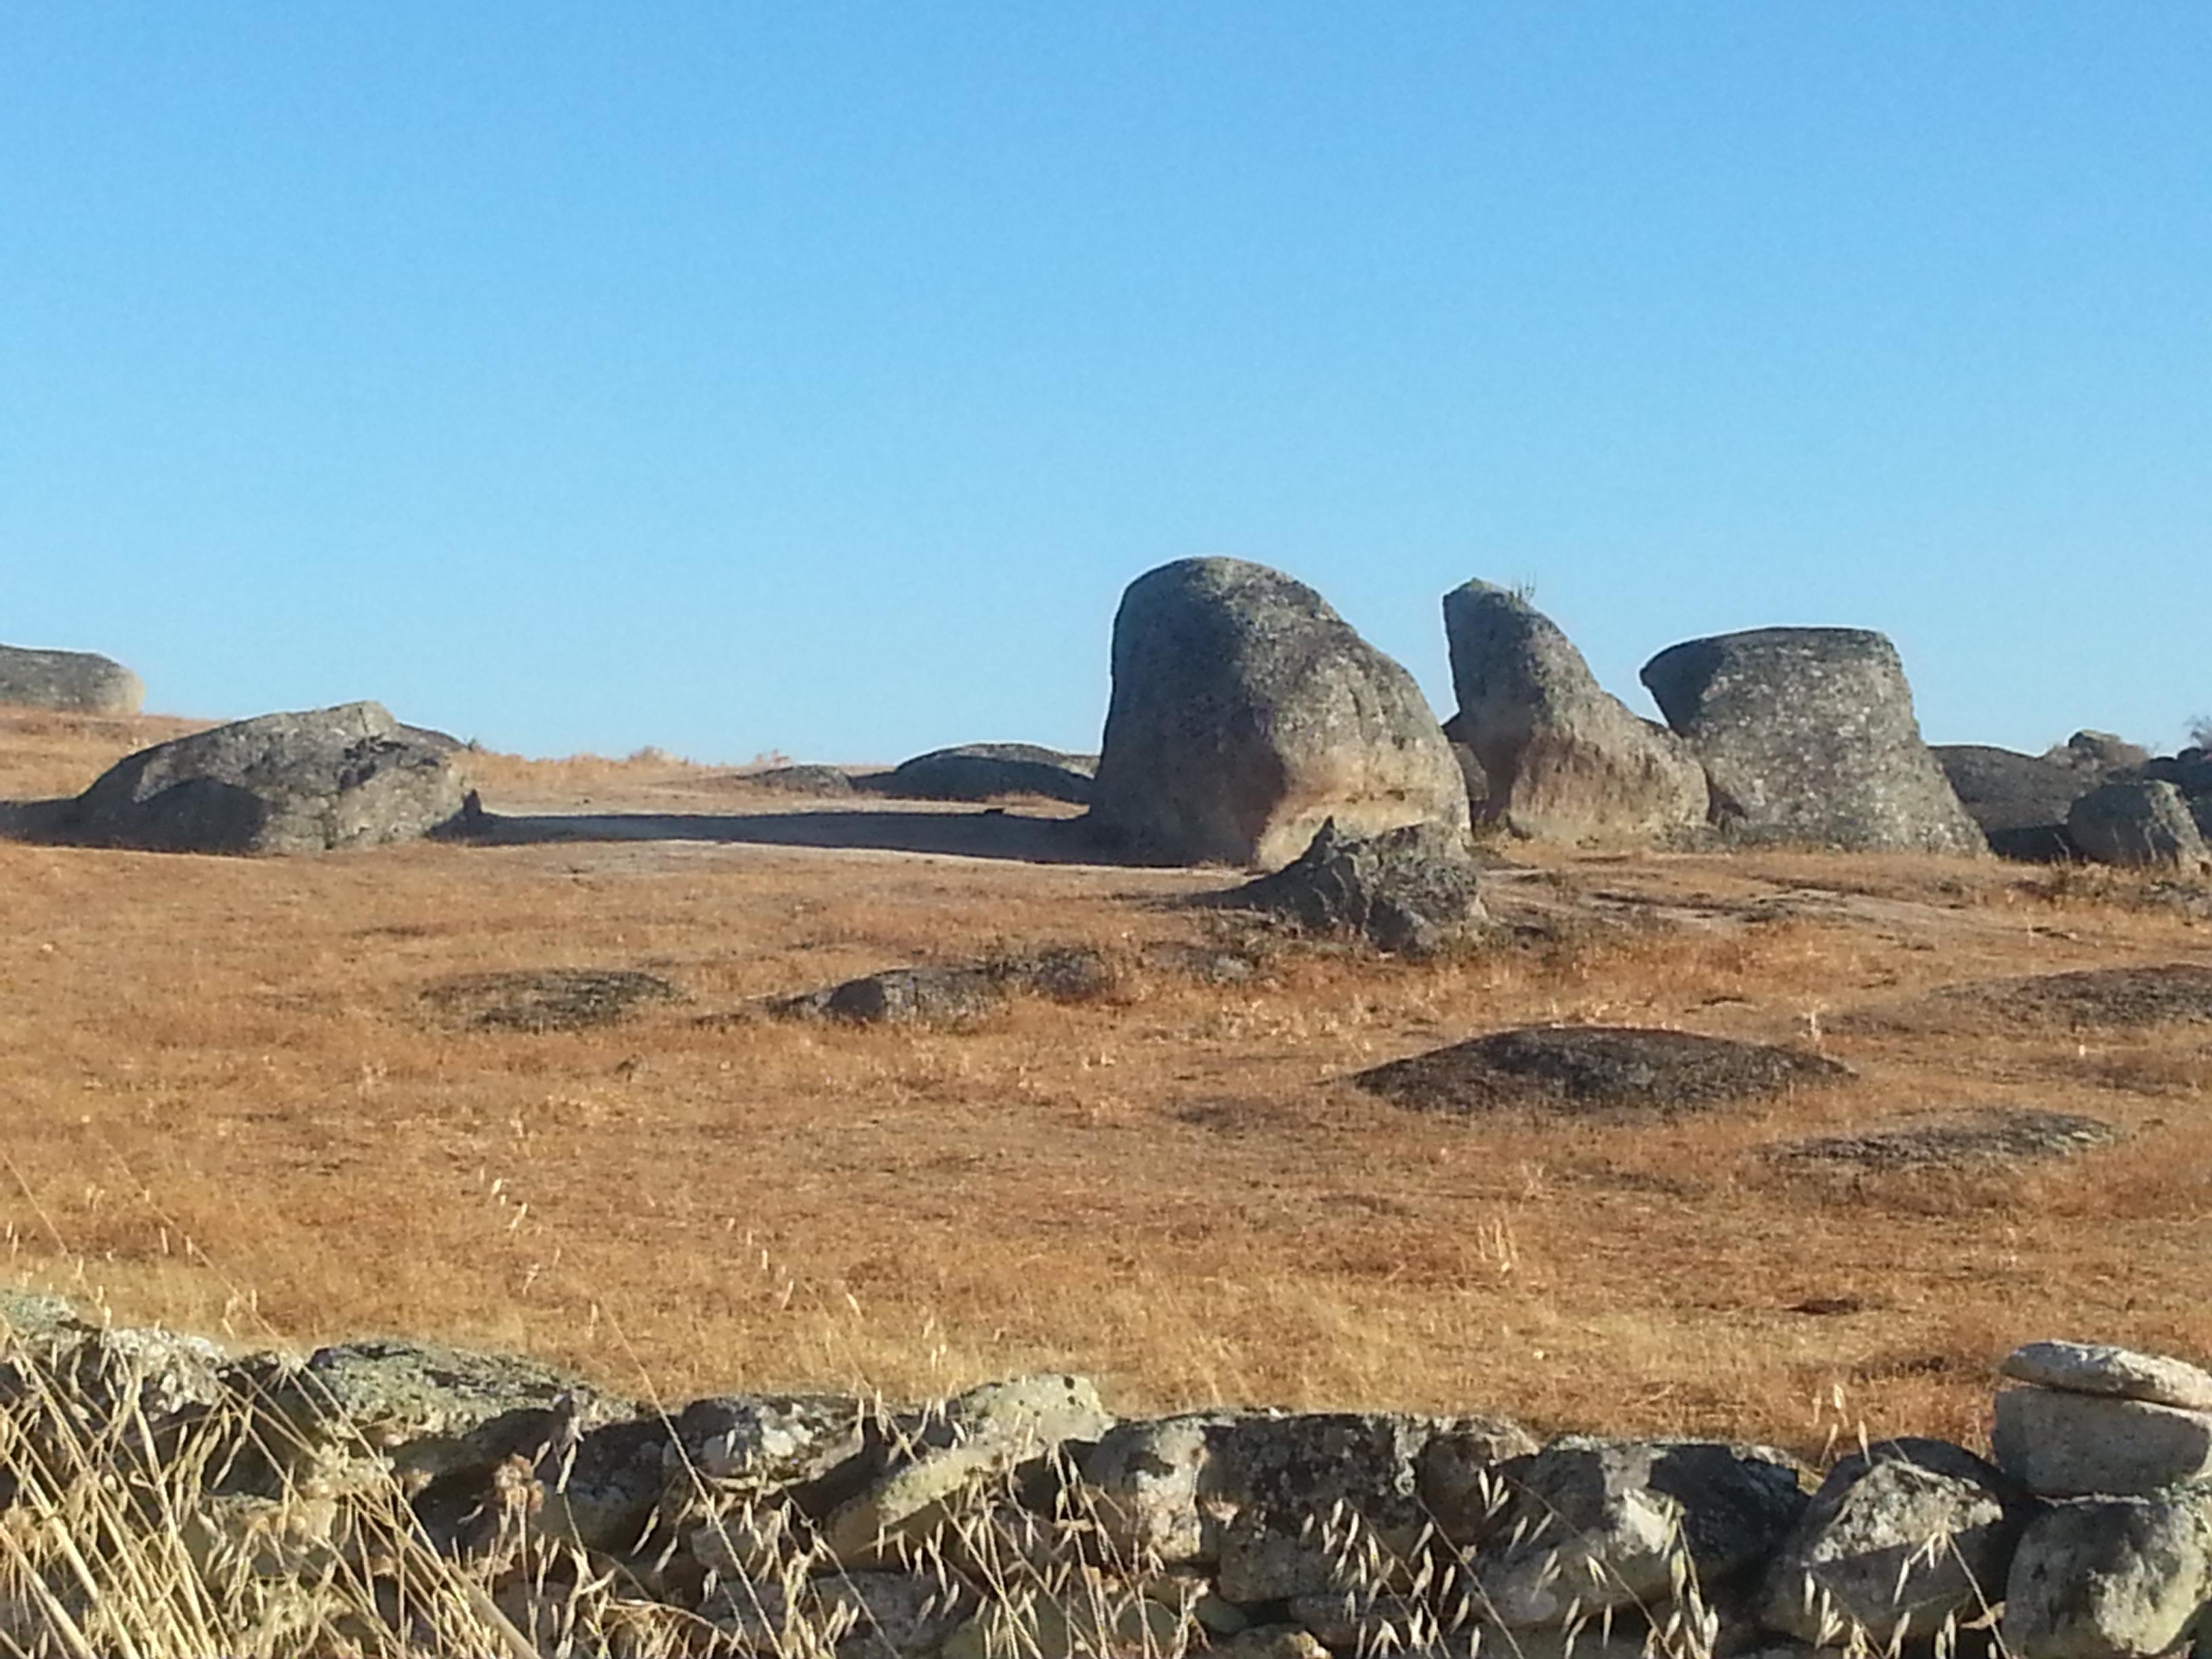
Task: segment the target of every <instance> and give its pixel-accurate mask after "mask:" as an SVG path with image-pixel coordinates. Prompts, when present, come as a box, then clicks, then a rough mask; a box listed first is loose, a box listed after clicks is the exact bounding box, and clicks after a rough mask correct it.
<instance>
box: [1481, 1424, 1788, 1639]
mask: <svg viewBox="0 0 2212 1659" xmlns="http://www.w3.org/2000/svg"><path fill="white" fill-rule="evenodd" d="M1499 1474H1500V1475H1501V1476H1502V1477H1503V1478H1504V1480H1505V1482H1506V1486H1507V1489H1508V1491H1509V1492H1510V1494H1511V1498H1512V1501H1511V1504H1510V1507H1509V1509H1508V1510H1507V1512H1506V1514H1505V1515H1504V1516H1502V1517H1501V1521H1500V1523H1499V1528H1498V1533H1497V1534H1495V1536H1494V1537H1493V1539H1492V1541H1490V1542H1489V1543H1488V1544H1486V1547H1484V1548H1483V1549H1482V1550H1481V1551H1480V1553H1478V1554H1477V1555H1476V1556H1475V1558H1474V1568H1473V1571H1474V1580H1475V1583H1477V1584H1478V1585H1479V1586H1480V1589H1481V1592H1482V1595H1483V1598H1484V1601H1483V1605H1484V1607H1486V1610H1487V1612H1488V1613H1489V1616H1490V1617H1491V1618H1492V1619H1493V1620H1495V1621H1496V1622H1498V1624H1500V1625H1502V1626H1505V1627H1506V1628H1507V1629H1509V1630H1519V1629H1524V1628H1527V1627H1529V1626H1553V1625H1564V1624H1567V1623H1569V1622H1571V1620H1576V1619H1577V1618H1582V1617H1586V1616H1589V1615H1592V1614H1595V1613H1601V1612H1602V1611H1604V1610H1605V1609H1607V1608H1611V1607H1635V1606H1647V1605H1650V1604H1651V1603H1653V1602H1656V1601H1665V1600H1667V1599H1668V1596H1669V1595H1672V1593H1673V1591H1674V1587H1675V1585H1676V1583H1677V1582H1678V1571H1680V1570H1681V1569H1685V1568H1686V1570H1687V1571H1689V1572H1690V1573H1692V1575H1693V1576H1694V1577H1695V1580H1696V1582H1697V1583H1699V1584H1701V1585H1704V1586H1707V1587H1711V1586H1714V1585H1717V1584H1718V1583H1722V1582H1723V1581H1724V1580H1726V1579H1727V1578H1729V1577H1730V1576H1731V1575H1733V1574H1735V1573H1737V1572H1740V1571H1743V1570H1745V1569H1747V1568H1749V1567H1752V1566H1753V1565H1756V1564H1758V1563H1759V1562H1762V1561H1765V1559H1768V1558H1769V1557H1770V1556H1771V1554H1772V1553H1773V1551H1774V1549H1775V1548H1776V1547H1777V1546H1778V1545H1779V1544H1780V1542H1781V1541H1782V1540H1783V1539H1784V1537H1785V1536H1786V1535H1787V1534H1789V1531H1790V1528H1791V1527H1792V1526H1793V1525H1795V1524H1796V1520H1797V1518H1798V1516H1799V1515H1800V1514H1801V1513H1802V1511H1803V1510H1804V1509H1805V1506H1806V1501H1807V1500H1806V1497H1805V1493H1804V1492H1803V1491H1802V1488H1801V1486H1800V1484H1799V1480H1800V1472H1799V1470H1798V1468H1797V1466H1796V1464H1795V1463H1793V1462H1791V1461H1790V1459H1789V1458H1788V1457H1786V1456H1785V1455H1783V1454H1782V1453H1780V1452H1775V1451H1770V1450H1767V1449H1764V1448H1760V1447H1752V1446H1730V1445H1723V1444H1718V1443H1711V1442H1703V1441H1663V1440H1646V1441H1636V1440H1629V1441H1613V1440H1597V1439H1590V1438H1585V1437H1579V1436H1574V1437H1566V1438H1564V1439H1561V1440H1559V1441H1555V1442H1553V1443H1552V1444H1551V1445H1549V1446H1547V1447H1546V1448H1545V1449H1543V1450H1541V1451H1540V1452H1536V1453H1534V1454H1532V1455H1529V1456H1527V1457H1516V1458H1513V1459H1511V1460H1510V1461H1508V1462H1506V1463H1504V1465H1502V1466H1501V1468H1500V1469H1499Z"/></svg>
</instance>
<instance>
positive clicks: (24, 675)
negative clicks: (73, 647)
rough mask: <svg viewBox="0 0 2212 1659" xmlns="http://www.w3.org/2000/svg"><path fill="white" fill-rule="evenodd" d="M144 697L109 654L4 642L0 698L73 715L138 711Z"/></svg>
mask: <svg viewBox="0 0 2212 1659" xmlns="http://www.w3.org/2000/svg"><path fill="white" fill-rule="evenodd" d="M145 700H146V688H145V686H144V685H143V684H142V683H141V682H140V680H139V678H138V677H137V675H136V674H134V673H132V672H131V671H130V670H129V669H127V668H125V666H124V665H122V664H121V663H119V662H117V661H114V660H113V659H111V658H107V657H103V656H100V655H98V654H96V653H93V652H90V651H33V650H28V649H26V648H25V647H21V646H16V645H0V702H12V703H21V704H23V705H25V706H26V707H28V708H54V709H60V710H63V711H64V712H66V713H69V714H137V712H138V707H139V705H140V704H141V703H143V702H144V701H145Z"/></svg>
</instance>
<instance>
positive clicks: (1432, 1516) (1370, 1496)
mask: <svg viewBox="0 0 2212 1659" xmlns="http://www.w3.org/2000/svg"><path fill="white" fill-rule="evenodd" d="M1534 1449H1535V1443H1534V1441H1533V1440H1532V1439H1531V1438H1530V1437H1529V1436H1528V1432H1527V1431H1525V1430H1523V1429H1522V1428H1521V1427H1520V1426H1519V1425H1516V1424H1513V1423H1509V1422H1507V1421H1505V1420H1504V1419H1498V1418H1488V1417H1456V1418H1434V1417H1420V1416H1409V1415H1405V1414H1402V1413H1329V1412H1321V1413H1303V1414H1297V1415H1290V1416H1283V1415H1278V1414H1274V1413H1192V1414H1188V1415H1184V1416H1179V1417H1169V1418H1160V1419H1152V1420H1150V1421H1145V1422H1133V1423H1127V1424H1123V1425H1119V1426H1117V1427H1115V1429H1114V1430H1112V1431H1110V1432H1109V1433H1108V1434H1107V1435H1106V1436H1105V1437H1103V1439H1102V1440H1100V1442H1099V1443H1098V1444H1097V1446H1096V1447H1094V1448H1092V1449H1091V1451H1090V1452H1089V1453H1088V1454H1087V1455H1085V1458H1084V1460H1083V1462H1082V1464H1081V1468H1080V1473H1081V1477H1082V1480H1081V1487H1080V1491H1081V1494H1082V1498H1083V1500H1084V1505H1085V1513H1087V1514H1088V1515H1089V1516H1091V1517H1092V1518H1093V1519H1094V1520H1095V1522H1096V1523H1097V1526H1098V1528H1099V1529H1100V1533H1101V1535H1102V1537H1103V1540H1104V1541H1105V1542H1106V1543H1107V1545H1108V1546H1109V1548H1110V1549H1111V1550H1112V1551H1113V1552H1114V1559H1117V1560H1119V1561H1121V1562H1123V1563H1125V1564H1136V1563H1158V1564H1162V1565H1170V1566H1174V1565H1188V1564H1201V1565H1218V1568H1219V1575H1218V1576H1219V1584H1220V1590H1221V1594H1222V1595H1224V1596H1225V1597H1226V1598H1227V1599H1228V1600H1229V1601H1233V1602H1237V1603H1240V1604H1242V1603H1247V1602H1251V1603H1258V1602H1267V1601H1278V1600H1280V1599H1282V1598H1283V1597H1285V1596H1288V1595H1322V1594H1329V1593H1334V1592H1337V1591H1340V1590H1342V1589H1346V1588H1347V1587H1348V1585H1349V1584H1350V1583H1352V1581H1353V1580H1354V1579H1355V1578H1356V1577H1357V1576H1358V1574H1357V1566H1356V1561H1357V1553H1356V1549H1355V1552H1354V1553H1352V1554H1347V1553H1346V1546H1347V1545H1352V1546H1355V1547H1356V1546H1357V1544H1358V1540H1359V1539H1361V1538H1364V1539H1367V1540H1370V1541H1377V1542H1379V1543H1381V1544H1382V1545H1383V1546H1384V1547H1386V1549H1387V1550H1390V1551H1395V1552H1396V1553H1398V1554H1399V1555H1400V1556H1401V1557H1402V1556H1403V1555H1405V1554H1406V1553H1408V1551H1409V1550H1410V1547H1411V1545H1412V1542H1413V1540H1414V1538H1415V1537H1416V1536H1417V1535H1418V1534H1420V1533H1421V1531H1422V1530H1423V1529H1424V1528H1425V1527H1427V1526H1429V1525H1431V1524H1435V1525H1437V1526H1441V1527H1444V1528H1449V1527H1450V1526H1451V1525H1452V1524H1454V1523H1455V1522H1470V1521H1471V1520H1473V1519H1474V1518H1475V1517H1477V1516H1482V1515H1484V1514H1486V1508H1485V1504H1486V1494H1487V1492H1489V1490H1490V1488H1489V1487H1488V1486H1486V1485H1485V1475H1486V1472H1488V1471H1491V1470H1492V1469H1494V1468H1496V1467H1497V1466H1498V1465H1499V1464H1500V1463H1502V1462H1504V1460H1505V1459H1506V1458H1509V1457H1513V1456H1518V1455H1522V1454H1523V1453H1526V1452H1529V1451H1533V1450H1534ZM1316 1517H1319V1518H1320V1520H1319V1521H1316ZM1322 1522H1327V1524H1322Z"/></svg>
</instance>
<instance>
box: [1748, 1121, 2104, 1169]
mask: <svg viewBox="0 0 2212 1659" xmlns="http://www.w3.org/2000/svg"><path fill="white" fill-rule="evenodd" d="M2119 1139H2121V1134H2120V1131H2119V1130H2118V1128H2117V1127H2114V1126H2113V1125H2112V1124H2110V1123H2107V1122H2106V1121H2104V1120H2103V1119H2102V1118H2094V1117H2087V1116H2085V1115H2082V1114H2081V1113H2079V1112H2046V1111H2042V1110H2039V1109H2034V1108H2032V1107H2024V1106H1991V1107H1985V1108H1984V1109H1981V1110H1978V1111H1971V1112H1958V1113H1947V1114H1944V1115H1940V1116H1929V1117H1924V1118H1920V1119H1917V1120H1916V1121H1911V1122H1907V1123H1899V1124H1893V1125H1891V1126H1889V1127H1885V1128H1878V1129H1862V1130H1857V1131H1844V1132H1840V1133H1832V1134H1823V1135H1808V1136H1806V1137H1804V1138H1802V1139H1796V1140H1787V1141H1783V1142H1780V1143H1779V1144H1778V1145H1776V1146H1772V1147H1770V1148H1769V1149H1768V1150H1767V1153H1766V1155H1767V1157H1769V1158H1772V1159H1773V1160H1774V1161H1775V1162H1777V1163H1779V1164H1795V1165H1796V1166H1798V1167H1800V1168H1820V1167H1823V1166H1825V1167H1827V1168H1830V1169H1845V1168H1848V1169H1853V1170H1964V1169H1972V1168H1975V1167H1977V1166H1980V1165H1988V1164H2033V1163H2039V1162H2042V1161H2043V1160H2045V1159H2047V1158H2073V1157H2076V1156H2078V1155H2079V1154H2081V1153H2082V1152H2093V1151H2094V1150H2095V1149H2096V1148H2098V1147H2100V1146H2112V1144H2113V1143H2114V1142H2116V1141H2118V1140H2119Z"/></svg>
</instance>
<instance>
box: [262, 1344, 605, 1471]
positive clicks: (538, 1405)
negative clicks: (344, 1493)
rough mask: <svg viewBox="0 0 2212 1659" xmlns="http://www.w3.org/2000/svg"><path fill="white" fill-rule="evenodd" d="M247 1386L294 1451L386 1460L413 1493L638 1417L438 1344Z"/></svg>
mask: <svg viewBox="0 0 2212 1659" xmlns="http://www.w3.org/2000/svg"><path fill="white" fill-rule="evenodd" d="M234 1386H237V1385H234ZM248 1386H250V1389H251V1391H252V1394H253V1395H256V1396H257V1399H256V1401H255V1403H256V1404H257V1406H258V1408H259V1409H261V1410H262V1411H264V1412H266V1413H270V1414H272V1415H273V1416H275V1417H276V1418H277V1419H281V1420H282V1421H283V1424H284V1425H286V1429H287V1434H286V1437H285V1438H286V1442H287V1443H288V1444H289V1445H291V1446H293V1447H295V1448H297V1449H299V1450H300V1451H301V1452H302V1453H304V1454H312V1453H313V1451H314V1450H315V1449H316V1448H317V1447H318V1445H319V1443H325V1442H329V1441H331V1440H334V1439H335V1440H339V1441H343V1442H344V1443H348V1444H352V1445H357V1446H360V1447H362V1448H363V1449H368V1450H369V1451H373V1452H375V1453H379V1454H381V1455H383V1456H385V1457H386V1459H388V1460H389V1462H390V1464H391V1466H392V1470H393V1472H394V1474H396V1475H397V1477H398V1480H399V1483H400V1485H401V1486H402V1487H403V1488H404V1489H405V1490H407V1491H409V1492H417V1491H420V1490H421V1489H422V1487H424V1486H428V1484H429V1483H430V1482H432V1481H435V1480H444V1479H447V1478H448V1477H452V1476H467V1475H472V1474H481V1473H482V1472H483V1471H485V1470H488V1469H489V1468H491V1467H492V1466H493V1465H495V1464H496V1463H499V1462H502V1461H504V1460H506V1459H507V1458H511V1457H518V1456H520V1457H523V1458H526V1459H528V1460H530V1461H531V1462H533V1463H535V1462H537V1460H538V1459H539V1458H540V1457H543V1456H545V1455H549V1454H550V1455H559V1453H560V1452H561V1450H562V1448H563V1447H564V1446H565V1445H567V1444H568V1443H573V1442H574V1441H575V1440H576V1439H577V1438H579V1437H580V1436H581V1435H582V1434H583V1433H584V1432H585V1431H587V1430H589V1429H592V1428H597V1427H600V1426H603V1425H606V1424H609V1423H612V1422H617V1421H622V1420H627V1419H634V1418H635V1414H636V1408H635V1406H634V1405H632V1404H631V1403H629V1402H628V1401H617V1400H610V1399H608V1398H606V1397H605V1396H604V1395H600V1394H599V1391H598V1390H596V1389H592V1387H591V1386H590V1385H589V1384H588V1383H585V1382H584V1381H583V1380H582V1379H581V1378H580V1377H577V1376H573V1375H571V1374H569V1373H568V1372H565V1371H560V1370H554V1369H553V1368H552V1367H550V1366H547V1365H541V1364H538V1362H537V1361H535V1360H529V1359H522V1358H515V1357H513V1356H510V1355H505V1354H489V1353H477V1352H471V1351H470V1350H468V1349H464V1348H452V1347H447V1346H444V1345H443V1344H440V1343H435V1342H414V1341H400V1340H365V1341H358V1342H342V1343H337V1344H334V1345H332V1346H329V1347H325V1348H319V1349H317V1350H316V1351H315V1352H313V1354H311V1355H309V1356H308V1358H307V1361H306V1363H305V1364H283V1363H280V1364H273V1365H270V1366H267V1367H265V1368H257V1369H256V1370H254V1371H253V1372H252V1374H251V1380H250V1384H249V1385H248Z"/></svg>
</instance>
